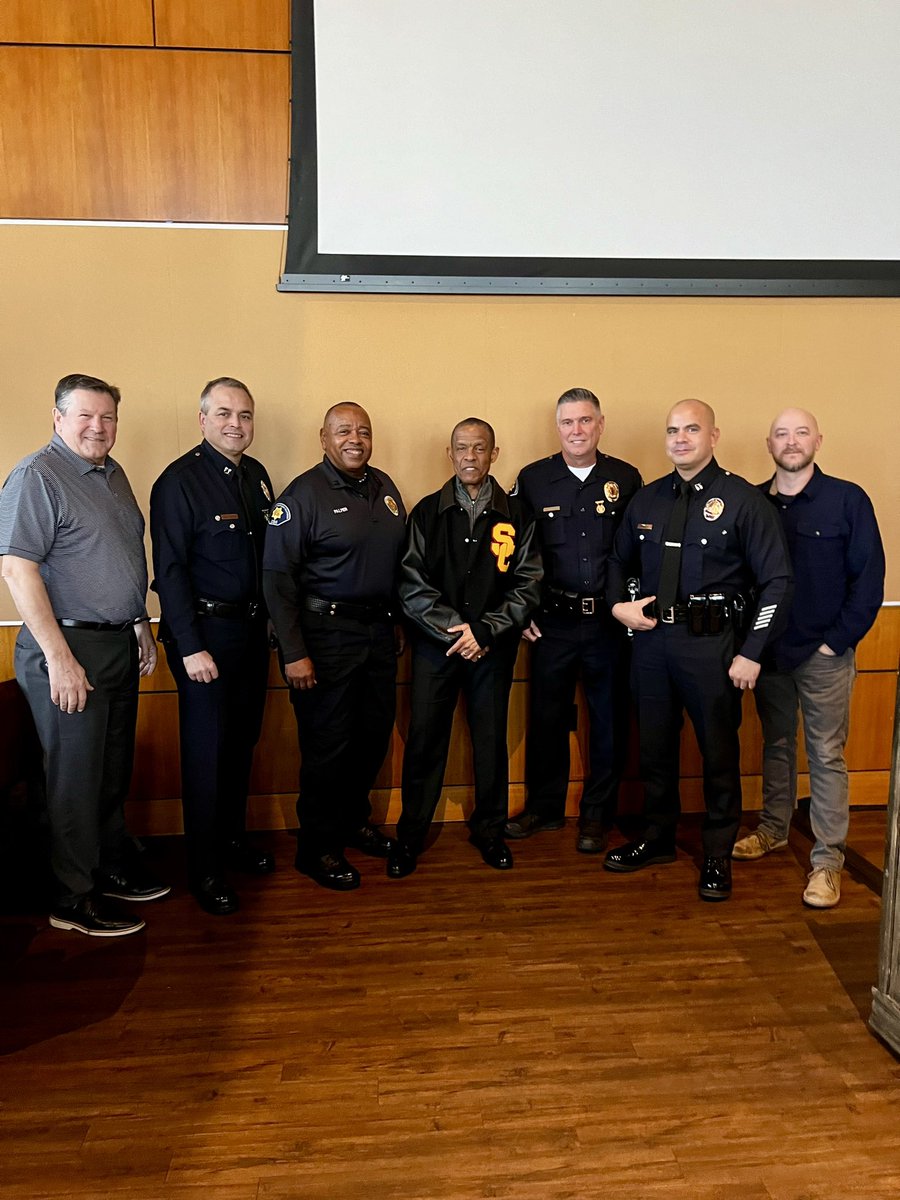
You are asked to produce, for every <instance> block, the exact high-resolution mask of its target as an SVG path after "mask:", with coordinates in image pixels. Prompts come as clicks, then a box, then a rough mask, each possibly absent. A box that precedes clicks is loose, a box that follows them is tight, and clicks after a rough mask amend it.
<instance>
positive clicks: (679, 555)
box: [604, 400, 791, 900]
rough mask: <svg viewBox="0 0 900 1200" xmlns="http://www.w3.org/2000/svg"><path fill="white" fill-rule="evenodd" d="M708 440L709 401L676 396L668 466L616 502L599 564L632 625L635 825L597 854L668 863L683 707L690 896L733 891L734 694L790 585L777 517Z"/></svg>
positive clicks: (712, 433)
mask: <svg viewBox="0 0 900 1200" xmlns="http://www.w3.org/2000/svg"><path fill="white" fill-rule="evenodd" d="M718 440H719V430H718V428H717V426H716V418H715V413H714V412H713V410H712V409H711V408H710V406H709V405H708V404H705V403H703V402H702V401H700V400H683V401H682V402H681V403H679V404H676V405H675V407H674V408H673V409H672V410H671V412H670V413H669V415H668V417H667V419H666V443H665V444H666V454H667V456H668V457H669V459H670V460H671V462H672V463H673V464H674V467H675V470H674V471H673V472H672V473H671V474H669V475H665V476H663V477H662V478H661V479H657V480H656V482H655V483H651V484H649V485H648V486H647V487H645V488H642V489H641V491H639V492H638V493H637V495H636V496H635V497H634V499H633V500H632V502H631V504H630V505H629V506H628V509H627V511H626V513H625V518H624V520H623V522H622V524H621V526H620V528H619V531H618V533H617V535H616V541H615V546H614V549H613V555H612V558H611V560H610V566H609V576H608V578H609V589H608V591H609V601H610V604H611V605H612V613H613V616H614V617H616V619H617V620H619V621H621V622H622V624H623V625H625V626H627V627H628V628H629V629H631V630H632V631H633V633H634V659H633V675H632V678H633V684H634V690H635V697H636V700H637V705H638V714H639V730H640V762H641V776H642V779H643V781H644V818H645V829H644V832H643V834H642V836H641V837H640V838H638V839H637V840H636V841H633V842H629V843H627V844H626V845H624V846H621V847H619V848H617V849H614V850H611V851H609V853H608V854H607V855H606V859H605V861H604V866H605V867H606V869H607V870H609V871H621V872H628V871H639V870H641V869H642V868H643V867H647V866H650V865H652V864H655V863H667V862H673V861H674V859H675V833H676V827H677V824H678V817H679V813H680V809H681V803H680V796H679V790H678V780H679V749H680V736H681V727H682V724H683V720H684V716H683V714H684V711H685V710H687V713H688V716H689V717H690V719H691V723H692V725H693V727H694V732H695V734H696V735H697V742H698V744H699V746H700V753H701V755H702V756H703V798H704V802H705V805H706V819H705V821H704V824H703V866H702V869H701V872H700V885H699V894H700V898H701V899H702V900H727V899H728V898H729V896H730V895H731V851H732V849H733V847H734V842H735V838H736V836H737V832H738V829H739V826H740V820H741V771H740V744H739V741H738V729H739V727H740V722H741V699H742V693H743V692H744V691H745V690H748V689H752V688H753V687H754V686H755V685H756V681H757V678H758V676H759V671H760V661H761V659H762V655H763V652H764V650H765V649H766V647H767V646H768V645H769V644H770V642H771V641H772V639H773V638H774V637H775V636H776V635H777V634H778V633H779V632H780V630H781V628H782V627H783V625H784V623H785V621H786V619H787V604H788V603H789V600H790V590H791V570H790V564H789V560H788V554H787V547H786V544H785V539H784V534H783V532H782V530H781V527H780V524H779V521H778V518H777V516H776V514H775V512H774V511H773V509H772V507H771V506H770V505H769V504H767V503H766V500H765V497H764V496H762V495H761V494H760V492H759V491H758V490H757V489H756V488H754V487H753V486H752V485H751V484H749V483H747V481H746V480H745V479H741V478H740V476H738V475H732V474H731V473H730V472H728V471H725V470H723V469H722V468H721V467H720V466H719V464H718V462H717V461H716V458H715V454H714V451H715V447H716V444H717V443H718ZM635 590H637V597H638V598H631V599H629V598H628V597H629V596H631V595H632V593H633V592H634V591H635Z"/></svg>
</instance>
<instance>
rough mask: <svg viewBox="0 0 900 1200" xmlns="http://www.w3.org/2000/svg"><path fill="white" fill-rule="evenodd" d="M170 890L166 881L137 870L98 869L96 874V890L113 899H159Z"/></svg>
mask: <svg viewBox="0 0 900 1200" xmlns="http://www.w3.org/2000/svg"><path fill="white" fill-rule="evenodd" d="M171 890H172V889H171V887H170V886H169V885H168V884H167V883H160V881H159V880H158V879H152V878H151V877H150V876H149V875H146V874H145V873H144V872H143V871H139V870H131V871H126V870H124V869H123V870H119V871H100V872H99V873H98V875H97V891H98V892H99V893H100V895H101V896H110V897H111V898H112V899H113V900H130V901H132V902H133V901H140V900H160V899H162V897H163V896H168V894H169V892H171Z"/></svg>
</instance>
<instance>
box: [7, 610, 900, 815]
mask: <svg viewBox="0 0 900 1200" xmlns="http://www.w3.org/2000/svg"><path fill="white" fill-rule="evenodd" d="M16 632H17V630H16V628H15V627H14V626H10V625H7V626H4V627H2V629H0V678H10V677H11V676H12V674H13V670H12V654H13V644H14V641H15V635H16ZM898 661H900V608H884V609H882V611H881V614H880V615H879V618H878V621H877V622H876V625H875V627H874V629H873V630H872V632H871V633H870V634H869V636H868V637H867V638H866V639H865V640H864V641H863V643H862V644H861V646H860V648H859V652H858V667H859V678H858V679H857V683H856V688H855V690H854V694H853V706H852V715H851V726H850V739H849V742H848V745H847V764H848V766H849V768H850V773H851V774H850V795H851V803H853V804H858V805H872V804H886V803H887V793H888V778H889V774H890V765H891V739H892V733H893V713H894V702H895V695H896V688H897V667H898ZM626 702H627V699H626V698H625V697H623V703H626ZM527 706H528V651H527V648H526V647H525V646H524V645H523V647H522V650H521V652H520V654H519V660H518V663H517V667H516V677H515V682H514V683H513V689H512V697H511V703H510V717H509V750H510V799H511V804H512V807H513V808H514V809H515V808H517V807H518V806H519V805H520V803H521V801H522V800H523V798H524V783H523V781H524V778H525V729H526V721H527ZM408 727H409V655H408V653H407V654H406V655H405V656H404V657H403V658H402V659H401V660H400V673H399V681H398V685H397V721H396V725H395V727H394V735H393V741H392V743H391V748H390V752H389V754H388V757H387V761H386V762H385V764H384V767H383V769H382V771H381V775H380V777H379V779H378V785H377V789H376V791H375V793H374V795H373V803H374V806H375V815H376V818H377V819H378V820H383V821H395V820H396V819H397V817H398V815H399V812H400V769H401V764H402V760H403V746H404V744H405V740H406V731H407V729H408ZM571 749H572V768H571V783H570V787H569V802H568V810H569V812H570V814H575V813H577V811H578V798H579V796H580V793H581V782H582V780H583V779H584V775H585V763H586V755H587V714H586V710H585V707H584V704H583V701H582V698H581V696H580V695H579V700H578V729H577V731H576V732H575V733H573V734H572V738H571ZM178 755H179V749H178V698H177V694H176V692H175V684H174V681H173V680H172V676H171V675H170V673H169V670H168V668H167V666H166V660H165V653H164V652H161V654H160V666H159V668H158V669H157V671H156V673H155V675H153V676H152V677H151V678H150V679H145V680H143V681H142V685H141V702H140V707H139V715H138V737H137V754H136V760H135V772H134V781H133V785H132V794H131V801H130V806H129V807H130V821H131V825H132V828H133V830H134V832H136V833H146V834H149V833H171V832H175V831H179V830H180V829H181V806H180V801H179V796H180V790H181V789H180V779H179V757H178ZM299 765H300V760H299V754H298V750H297V733H296V725H295V722H294V716H293V712H292V710H291V705H290V701H289V699H288V694H287V689H286V688H285V687H284V684H283V682H282V680H281V677H280V676H279V674H278V671H277V666H276V663H275V660H274V656H273V659H272V666H271V672H270V678H269V696H268V700H267V704H266V714H265V721H264V725H263V734H262V738H261V740H260V743H259V746H258V747H257V751H256V759H255V763H254V770H253V779H252V781H251V793H252V795H251V800H250V822H251V824H252V825H253V826H254V827H256V828H259V829H281V828H293V827H294V825H295V815H294V802H295V800H296V793H297V773H298V770H299ZM741 766H742V772H743V776H744V806H745V808H746V809H748V810H753V809H758V808H759V807H760V806H761V786H760V771H761V766H762V737H761V733H760V728H759V722H758V720H757V717H756V711H755V709H754V707H753V702H752V700H751V699H750V698H749V697H746V698H745V706H744V723H743V727H742V729H741ZM799 767H800V771H801V778H800V794H801V795H804V794H807V791H808V787H809V779H808V776H807V775H806V774H805V772H806V770H807V767H806V759H805V756H804V755H803V752H802V749H801V757H800V763H799ZM701 770H702V767H701V760H700V752H699V750H698V749H697V743H696V740H695V738H694V735H693V731H692V730H691V728H690V725H689V724H688V726H687V728H686V729H685V733H684V736H683V738H682V782H681V787H682V800H683V803H684V807H685V810H686V811H689V812H698V811H702V808H703V800H702V779H701ZM471 778H472V762H471V752H470V748H469V741H468V736H467V733H466V729H465V718H464V714H463V713H457V717H456V722H455V725H454V731H453V739H452V742H451V747H450V760H449V764H448V767H447V775H446V779H445V781H444V789H443V793H442V797H441V803H440V806H439V808H438V814H437V818H438V820H445V821H459V820H462V819H463V818H464V817H465V816H466V815H467V814H468V813H469V812H470V811H471V806H472V803H473V790H472V785H471ZM626 780H627V781H626V784H625V786H624V787H623V807H624V808H626V809H629V808H630V809H635V808H636V807H637V806H638V805H639V803H640V785H639V783H638V782H637V763H636V754H635V747H634V746H632V752H631V755H630V762H629V767H628V771H627V773H626Z"/></svg>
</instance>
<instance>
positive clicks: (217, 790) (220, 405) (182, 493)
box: [150, 377, 275, 916]
mask: <svg viewBox="0 0 900 1200" xmlns="http://www.w3.org/2000/svg"><path fill="white" fill-rule="evenodd" d="M199 418H200V429H201V431H202V433H203V441H202V442H201V443H200V445H199V446H197V447H195V448H194V449H193V450H189V451H188V453H187V454H184V455H182V457H181V458H179V459H176V461H175V462H173V463H171V464H170V465H169V466H168V467H167V468H166V470H165V471H163V473H162V475H160V477H159V479H157V481H156V483H155V484H154V485H153V489H152V491H151V494H150V533H151V536H152V539H153V569H154V574H155V578H154V581H153V585H152V586H153V589H154V590H155V591H156V592H157V594H158V595H159V601H160V609H161V614H162V615H161V619H160V633H159V637H160V641H161V642H162V643H163V644H164V645H165V648H166V656H167V659H168V662H169V669H170V670H171V672H172V675H173V677H174V679H175V684H176V687H177V688H178V718H179V729H180V733H181V789H182V797H181V799H182V807H183V810H184V832H185V842H186V845H187V857H188V873H189V882H190V887H191V891H192V892H193V894H194V896H195V898H196V900H197V902H198V903H199V905H200V907H201V908H203V909H205V910H206V911H207V912H209V913H212V914H214V915H216V916H225V915H227V914H228V913H232V912H234V911H235V910H236V909H237V907H238V898H237V895H236V893H235V892H234V890H233V889H232V887H231V886H230V885H229V884H228V882H227V881H226V878H225V869H226V868H227V867H232V868H235V869H237V870H241V871H244V872H246V873H248V874H251V875H266V874H268V873H269V872H271V871H273V870H274V869H275V861H274V859H273V857H272V855H271V854H268V853H267V852H265V851H263V850H261V849H259V848H258V847H256V846H254V845H253V844H252V843H251V842H250V841H249V840H248V839H247V836H246V832H245V830H246V813H247V791H248V788H249V783H250V768H251V766H252V762H253V748H254V746H255V745H256V743H257V741H258V740H259V734H260V730H261V728H262V716H263V708H264V706H265V699H266V682H267V678H268V669H269V649H268V638H267V630H266V614H265V608H264V605H263V602H262V587H261V583H262V549H263V541H264V537H265V529H266V516H267V514H268V510H269V506H270V505H271V502H272V485H271V482H270V480H269V476H268V474H267V473H266V469H265V467H263V465H262V463H259V462H257V461H256V459H254V458H251V457H250V456H249V455H248V454H247V453H246V450H247V449H248V447H249V446H250V444H251V442H252V441H253V432H254V426H253V421H254V402H253V397H252V396H251V394H250V391H249V389H248V388H247V386H246V385H245V384H243V383H241V382H240V380H238V379H231V378H227V377H223V378H220V379H213V380H211V381H210V382H209V383H208V384H207V385H206V387H204V389H203V391H202V393H201V395H200V414H199Z"/></svg>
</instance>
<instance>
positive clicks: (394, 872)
mask: <svg viewBox="0 0 900 1200" xmlns="http://www.w3.org/2000/svg"><path fill="white" fill-rule="evenodd" d="M418 859H419V856H418V855H417V854H416V852H415V850H413V848H412V846H407V845H405V844H404V843H403V842H394V844H393V845H392V846H391V852H390V854H389V855H388V860H387V877H388V879H405V878H406V876H407V875H412V873H413V871H414V870H415V869H416V867H417V866H418V865H419V862H418Z"/></svg>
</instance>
